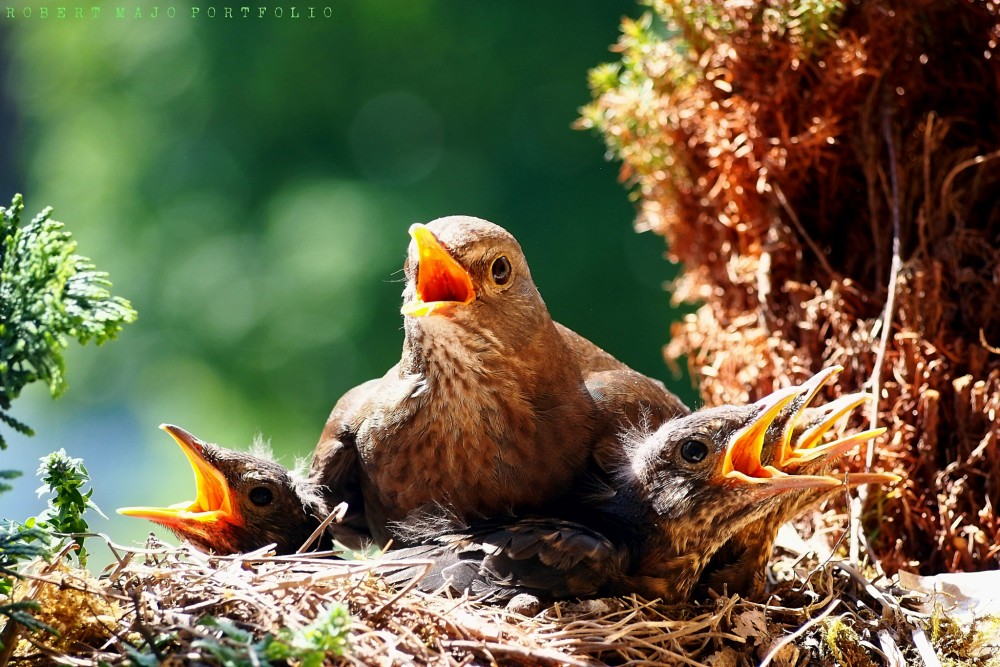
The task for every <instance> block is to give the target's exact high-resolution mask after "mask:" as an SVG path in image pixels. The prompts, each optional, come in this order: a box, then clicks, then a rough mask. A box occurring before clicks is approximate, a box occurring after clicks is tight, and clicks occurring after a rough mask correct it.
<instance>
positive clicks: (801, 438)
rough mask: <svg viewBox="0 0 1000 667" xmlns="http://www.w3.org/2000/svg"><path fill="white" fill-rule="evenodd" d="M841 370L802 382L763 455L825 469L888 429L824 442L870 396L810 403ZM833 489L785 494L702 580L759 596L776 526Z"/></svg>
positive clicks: (783, 466) (784, 465)
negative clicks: (796, 399) (823, 403)
mask: <svg viewBox="0 0 1000 667" xmlns="http://www.w3.org/2000/svg"><path fill="white" fill-rule="evenodd" d="M841 370H843V369H842V368H841V367H840V366H833V367H830V368H827V369H824V370H822V371H820V372H819V373H817V374H816V375H814V376H813V377H812V378H810V379H809V380H808V381H806V382H805V383H804V384H803V385H802V387H803V389H804V391H803V392H802V394H801V395H800V397H799V399H798V403H799V404H798V405H793V406H790V408H791V409H790V410H789V413H788V415H787V417H786V418H785V419H783V420H782V422H781V427H780V432H776V433H774V434H773V436H774V437H771V438H769V439H768V442H767V443H766V444H765V446H764V448H763V450H762V452H761V457H762V459H763V460H764V461H766V462H768V463H769V464H771V465H773V466H774V467H775V468H777V469H780V470H782V471H785V472H787V473H792V474H795V473H807V474H816V475H824V474H827V473H828V472H829V471H830V470H831V469H832V465H833V463H834V461H835V460H836V459H837V458H839V457H840V456H841V455H843V454H846V453H847V452H849V451H851V450H853V449H855V448H857V447H858V446H859V445H860V444H862V443H864V442H865V441H867V440H871V439H872V438H875V437H877V436H879V435H881V434H882V433H883V432H885V429H884V428H877V429H870V430H867V431H862V432H860V433H853V434H850V435H847V436H845V437H843V438H840V439H837V440H834V441H832V442H828V443H825V444H824V443H823V437H824V436H825V435H826V434H827V433H828V432H829V431H830V430H831V429H832V428H833V427H834V425H835V424H836V423H837V422H838V421H840V420H841V419H842V418H843V417H844V416H846V415H847V414H848V413H850V411H851V410H853V409H854V408H857V407H859V406H861V405H863V404H864V403H866V402H867V401H868V400H870V399H871V396H870V395H869V394H865V393H855V394H848V395H845V396H841V397H840V398H838V399H836V400H834V401H832V402H830V403H827V404H826V405H821V406H815V407H807V406H808V404H809V403H810V402H811V401H812V400H813V398H814V397H815V396H816V395H817V394H818V393H819V391H820V390H821V389H822V388H823V386H824V385H826V384H827V383H828V382H829V381H830V380H831V379H832V378H833V377H835V376H836V374H837V373H839V372H840V371H841ZM848 479H850V481H851V486H858V485H861V484H868V483H876V484H877V483H883V482H886V481H898V479H899V478H898V477H897V476H895V475H893V474H891V473H851V474H850V475H849V476H848ZM830 495H831V492H830V491H829V490H815V489H813V490H803V491H799V492H796V493H789V494H786V495H785V496H784V497H783V498H781V500H780V502H777V503H774V504H773V506H772V507H771V508H770V509H769V511H768V512H767V513H765V514H764V515H763V516H762V517H760V518H759V519H758V520H756V521H754V522H752V523H751V524H749V525H747V526H746V527H745V528H744V529H743V530H741V531H739V532H737V533H734V534H733V536H732V537H731V538H730V539H729V540H727V541H726V543H725V544H723V545H722V546H721V547H720V548H719V550H718V551H717V552H716V554H715V556H714V557H713V559H712V562H711V563H710V564H709V565H708V566H707V567H706V571H705V574H704V576H703V580H702V582H701V583H700V584H699V586H700V587H701V588H703V589H713V590H715V591H717V592H720V593H721V592H724V591H725V592H728V593H729V594H739V595H742V596H743V597H747V598H759V597H761V596H762V595H763V593H764V589H765V584H766V573H767V569H766V568H767V563H768V561H769V560H770V558H771V552H772V551H773V548H774V542H775V540H776V539H777V535H778V529H779V528H780V527H781V526H782V525H783V524H785V523H786V522H788V521H789V520H791V519H793V518H795V517H796V516H797V515H799V514H801V513H802V512H803V511H805V510H806V509H807V508H809V507H810V506H814V505H817V504H819V503H820V502H822V501H823V500H824V499H826V498H828V497H830Z"/></svg>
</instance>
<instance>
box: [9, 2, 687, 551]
mask: <svg viewBox="0 0 1000 667" xmlns="http://www.w3.org/2000/svg"><path fill="white" fill-rule="evenodd" d="M10 6H13V7H20V6H29V5H28V4H24V5H18V4H17V3H14V4H11V5H10ZM30 6H32V7H36V8H37V7H38V5H30ZM173 6H174V7H176V8H177V17H176V18H173V19H167V18H164V17H163V16H162V13H164V12H165V7H161V8H160V12H161V17H160V18H158V19H152V18H148V14H149V8H147V9H146V12H145V14H144V17H143V18H141V19H136V18H134V17H132V15H131V12H133V11H134V9H135V6H131V7H130V8H129V9H128V13H129V16H130V18H125V19H115V18H114V17H113V11H112V10H111V9H110V8H109V9H107V10H106V12H105V15H104V16H102V17H101V18H96V19H95V18H85V19H72V18H69V19H62V20H56V19H55V18H52V17H50V18H47V19H41V18H38V17H37V11H36V15H35V17H33V18H31V19H24V18H16V19H4V18H0V45H2V51H0V72H2V73H3V76H4V78H3V82H2V97H0V119H3V127H0V199H2V200H4V201H7V200H9V198H10V195H12V194H13V193H14V192H23V193H24V194H25V198H26V205H27V208H28V209H29V210H30V211H31V212H32V213H34V212H35V211H37V210H39V209H40V208H41V207H42V206H44V205H47V204H51V205H53V206H55V209H56V210H55V217H56V218H57V219H59V220H63V221H65V222H66V223H67V225H68V226H69V228H70V230H71V231H72V232H73V233H74V234H75V236H76V238H77V239H78V241H79V244H80V250H81V252H83V254H85V255H88V256H90V257H91V258H92V259H93V260H94V262H95V263H96V264H97V266H98V267H99V268H100V269H102V270H106V271H108V272H109V273H110V274H111V278H112V280H113V282H114V283H115V292H116V293H117V294H120V295H122V296H124V297H126V298H128V299H130V300H131V301H132V303H133V305H134V306H135V307H136V309H137V310H138V311H139V321H138V322H137V323H136V324H134V325H132V326H130V327H127V328H126V330H125V331H124V332H123V334H122V335H121V337H120V340H118V341H116V342H114V343H111V344H109V345H107V346H105V347H102V348H98V349H94V348H86V349H78V348H74V349H73V350H71V352H70V355H69V359H68V369H69V374H68V375H69V384H70V389H69V391H68V392H67V394H66V396H65V397H64V398H63V399H61V400H60V401H58V402H55V403H53V402H51V401H50V400H49V399H48V398H47V396H46V395H45V394H44V392H41V391H37V388H35V389H36V390H32V391H29V392H26V394H25V396H24V398H22V399H21V402H20V403H21V404H20V405H15V413H16V414H18V415H19V416H20V417H21V418H23V419H25V420H27V421H29V422H30V423H32V424H33V425H34V426H35V427H36V430H37V431H38V436H37V437H36V438H34V439H31V440H24V439H23V438H19V439H13V441H12V446H11V449H10V450H9V451H8V452H6V453H4V455H3V460H2V461H0V464H2V465H0V467H3V468H21V469H23V470H25V471H27V472H28V473H29V474H30V472H31V471H33V470H34V468H35V461H36V460H37V458H38V457H39V456H41V455H42V454H44V453H46V452H48V451H50V450H52V449H55V448H57V447H60V446H64V447H66V449H67V451H68V452H69V453H70V454H71V455H73V456H82V457H83V458H84V459H85V460H86V462H87V465H88V467H89V468H90V470H91V473H92V474H93V477H94V484H95V487H96V488H97V493H96V495H95V500H96V501H97V503H98V504H99V505H101V506H102V507H103V508H104V509H105V511H111V510H113V509H114V508H115V507H118V506H120V505H126V504H127V505H132V504H157V503H172V502H177V501H180V500H183V499H184V498H185V497H188V496H189V495H190V494H191V493H192V491H193V489H192V486H193V484H192V482H191V480H190V473H189V472H187V464H186V462H185V461H184V458H183V457H182V456H181V455H180V453H179V452H178V451H177V450H176V448H175V447H174V446H173V445H172V443H171V441H170V439H169V438H168V437H167V436H166V435H164V434H161V433H159V432H158V431H157V430H156V426H157V425H158V424H159V423H161V422H173V423H177V424H180V425H182V426H184V427H185V428H188V429H190V430H192V431H193V432H195V433H197V434H199V435H200V436H202V437H204V438H205V439H208V440H213V441H217V442H220V443H222V444H226V445H229V446H237V447H244V446H246V445H247V444H248V443H249V441H250V440H251V439H252V438H253V436H254V435H255V434H256V433H262V434H263V435H264V436H265V438H269V439H270V440H271V442H272V444H273V446H274V448H275V450H276V452H277V453H279V454H280V455H281V457H282V460H283V461H284V462H286V463H290V462H291V461H292V457H293V455H297V456H303V457H304V456H308V455H309V454H310V453H311V450H312V447H313V445H314V444H315V442H316V439H317V437H318V435H319V432H320V430H321V428H322V426H323V423H324V421H325V419H326V415H327V414H328V412H329V410H330V408H331V406H332V405H333V403H334V402H335V401H336V399H337V398H338V397H339V396H340V395H341V394H342V393H343V392H344V391H346V390H347V389H349V388H350V387H352V386H354V385H356V384H358V383H359V382H362V381H364V380H366V379H368V378H371V377H375V376H378V375H381V374H383V373H384V372H385V370H386V369H387V368H388V367H389V366H391V365H392V364H393V363H395V361H396V360H397V359H398V355H399V349H400V344H401V340H402V333H401V318H400V315H399V293H400V291H401V289H402V285H401V283H400V274H399V272H398V271H399V269H400V267H401V265H402V260H403V257H404V255H405V250H406V246H407V242H408V240H409V239H408V236H407V234H406V230H407V227H408V226H409V225H410V223H412V222H415V221H428V220H431V219H433V218H436V217H439V216H442V215H449V214H456V213H464V214H470V215H477V216H480V217H484V218H487V219H490V220H492V221H494V222H497V223H499V224H501V225H503V226H505V227H506V228H508V229H509V230H510V231H511V232H513V233H514V234H515V236H517V237H518V239H519V240H520V241H521V244H522V246H523V248H524V250H525V253H526V254H527V257H528V260H529V262H530V264H531V267H532V273H533V275H534V277H535V281H536V283H537V284H538V286H539V288H540V290H541V292H542V294H543V296H544V297H545V300H546V302H547V304H548V306H549V309H550V310H551V312H552V313H553V316H554V317H555V318H556V319H557V320H559V321H561V322H562V323H564V324H566V325H568V326H569V327H571V328H573V329H575V330H577V331H579V332H580V333H582V334H583V335H585V336H587V337H589V338H591V339H592V340H594V341H595V342H597V343H598V344H599V345H601V346H602V347H604V348H605V349H607V350H609V351H610V352H612V353H614V354H615V355H616V356H618V357H619V358H621V359H623V360H624V361H626V362H627V363H629V364H631V365H632V366H634V367H635V368H637V369H639V370H641V371H643V372H646V373H648V374H651V375H653V376H655V377H659V378H661V379H664V380H665V381H666V382H667V383H668V385H669V386H671V387H672V388H674V389H675V390H676V391H677V392H678V393H680V394H681V395H682V397H683V398H685V399H686V400H688V402H690V401H691V400H693V393H692V392H691V391H690V389H689V386H688V383H687V382H686V381H685V380H683V379H681V378H671V377H670V376H669V373H668V372H667V369H666V367H665V365H664V363H663V361H662V356H661V351H660V350H661V347H662V345H663V344H664V343H665V342H666V340H667V337H668V330H669V329H668V327H669V320H670V318H671V313H670V311H669V298H668V294H667V293H666V292H665V291H664V290H663V283H664V282H665V281H668V280H669V279H670V278H671V277H672V275H673V269H672V267H671V266H670V265H669V264H668V263H667V262H666V261H665V260H664V259H663V250H664V247H663V241H662V239H660V238H658V237H654V236H651V235H638V234H636V233H635V232H634V231H633V230H632V226H631V222H632V218H633V215H634V209H633V206H632V204H631V203H630V202H629V200H628V196H627V194H626V191H625V189H624V188H623V186H622V185H620V184H619V183H618V182H617V166H616V165H615V164H611V163H608V162H606V161H605V160H604V155H603V152H604V149H603V143H602V141H601V140H600V138H599V137H596V136H594V135H590V134H587V133H583V132H578V131H574V130H572V129H570V124H571V123H572V122H573V121H574V119H575V118H576V115H577V109H578V108H579V107H580V106H582V105H583V104H585V103H586V102H587V101H588V100H589V93H588V91H587V88H586V80H587V70H588V68H590V67H592V66H594V65H596V64H598V63H600V62H603V61H606V60H610V59H613V58H614V56H613V55H612V54H609V53H608V46H609V45H610V44H612V43H613V42H614V41H615V40H616V38H617V33H618V25H619V21H620V19H621V17H622V16H623V15H632V16H635V15H637V14H638V13H639V9H638V8H637V7H635V6H634V5H633V3H632V2H602V3H536V2H528V1H527V0H512V1H509V2H505V3H470V2H461V1H459V0H448V1H445V0H439V1H426V2H420V3H416V2H414V3H399V2H394V1H389V0H351V1H349V2H344V3H337V4H336V5H333V6H332V7H333V17H332V18H330V19H314V20H306V19H299V20H294V19H290V18H287V16H286V18H283V19H276V18H273V17H270V18H264V19H256V18H250V19H239V18H237V19H230V20H226V19H222V18H216V19H207V18H205V17H204V16H202V17H200V18H197V19H192V18H191V13H190V10H189V9H186V8H184V7H183V6H182V5H173ZM286 11H287V9H286ZM16 485H17V487H18V489H17V490H16V491H15V492H13V493H11V494H7V495H5V496H4V498H3V504H4V511H3V512H2V513H0V514H2V515H3V516H7V517H10V518H20V519H23V518H24V517H26V516H28V515H30V514H34V513H36V512H37V511H38V510H39V509H41V507H42V504H41V503H39V502H38V501H36V500H35V499H34V498H33V496H32V494H31V492H30V490H31V489H33V488H34V486H35V484H34V483H33V481H32V480H30V479H22V480H18V481H17V482H16ZM93 526H94V528H95V529H97V530H101V531H104V532H108V533H110V535H111V536H112V538H114V539H115V540H116V541H118V542H126V543H127V542H132V541H134V540H137V539H141V537H142V536H143V535H144V534H145V533H146V532H148V530H149V529H150V528H151V524H147V523H145V522H141V521H137V520H134V519H124V518H122V517H118V516H117V515H113V518H112V523H111V524H108V523H105V522H103V521H101V520H97V521H96V522H95V523H94V524H93ZM94 558H95V559H98V558H99V555H98V554H96V553H95V555H94Z"/></svg>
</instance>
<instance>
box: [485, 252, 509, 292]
mask: <svg viewBox="0 0 1000 667" xmlns="http://www.w3.org/2000/svg"><path fill="white" fill-rule="evenodd" d="M490 275H491V276H492V277H493V282H495V283H496V284H497V285H505V284H506V283H507V281H509V280H510V260H509V259H507V258H506V257H505V256H504V255H501V256H500V257H497V258H496V259H495V260H493V266H491V267H490Z"/></svg>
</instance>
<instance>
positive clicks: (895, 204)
mask: <svg viewBox="0 0 1000 667" xmlns="http://www.w3.org/2000/svg"><path fill="white" fill-rule="evenodd" d="M882 135H883V138H884V139H885V143H886V150H887V151H888V154H889V183H890V188H891V198H892V203H891V204H892V205H891V207H890V208H891V211H892V263H891V264H890V267H889V285H888V287H887V288H886V299H885V310H884V311H883V313H882V330H881V332H880V336H879V345H878V352H877V353H876V355H875V365H874V367H873V368H872V376H871V393H872V395H873V396H874V397H875V400H873V401H871V403H869V406H868V423H869V428H875V426H876V424H877V423H878V415H879V404H880V402H881V399H882V367H883V366H884V365H885V355H886V351H887V350H888V348H889V338H890V336H891V335H892V318H893V315H894V313H895V308H896V285H897V283H898V282H899V272H900V269H901V268H902V258H901V256H900V253H901V251H900V235H901V233H900V217H899V168H898V165H897V164H896V144H895V139H894V138H893V136H892V128H891V126H890V124H889V112H888V110H886V109H883V110H882ZM864 447H865V472H871V469H872V464H873V463H874V462H875V443H874V441H873V440H868V441H866V442H865V444H864ZM867 499H868V485H867V484H863V485H861V486H859V487H858V495H857V497H856V498H855V499H854V500H852V501H851V504H850V520H851V544H850V557H851V562H852V563H854V564H855V565H857V564H858V563H859V562H860V561H861V556H860V554H861V509H862V507H863V506H864V504H865V501H866V500H867ZM869 555H870V557H871V558H872V559H873V560H874V559H875V555H874V554H869Z"/></svg>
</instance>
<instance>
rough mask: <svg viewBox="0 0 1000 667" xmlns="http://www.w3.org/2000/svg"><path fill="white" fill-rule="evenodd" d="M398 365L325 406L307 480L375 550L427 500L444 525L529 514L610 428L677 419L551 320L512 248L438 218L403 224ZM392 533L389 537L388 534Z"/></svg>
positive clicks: (487, 226)
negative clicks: (451, 518) (343, 505)
mask: <svg viewBox="0 0 1000 667" xmlns="http://www.w3.org/2000/svg"><path fill="white" fill-rule="evenodd" d="M410 236H412V242H411V243H410V247H409V253H408V257H407V260H406V264H405V267H404V272H405V276H406V287H405V289H404V291H403V300H404V303H403V307H402V313H403V315H404V326H403V329H404V341H403V351H402V358H401V359H400V361H399V363H398V364H396V365H395V366H393V367H392V368H391V369H389V371H388V372H387V373H386V374H385V376H383V377H382V378H379V379H376V380H372V381H369V382H366V383H365V384H362V385H360V386H359V387H356V388H354V389H352V390H351V391H349V392H348V393H347V394H346V395H344V397H343V398H341V399H340V401H338V402H337V404H336V406H335V407H334V409H333V412H332V413H331V415H330V418H329V420H328V421H327V424H326V427H325V428H324V430H323V433H322V436H321V438H320V440H319V443H318V445H317V447H316V452H315V456H314V459H313V465H312V478H313V480H314V481H315V482H316V483H318V484H321V485H324V486H325V487H327V488H328V489H329V492H328V500H329V501H330V502H331V504H337V503H339V502H341V501H346V502H348V504H349V506H350V507H351V511H350V512H349V514H348V516H347V517H346V518H345V521H344V522H343V523H342V524H341V525H340V526H338V527H337V530H338V538H339V539H340V540H341V541H342V542H344V543H345V544H347V545H348V546H352V547H355V546H358V543H359V542H361V541H363V539H364V538H366V537H368V536H369V535H370V536H372V537H373V538H374V539H375V541H377V542H378V543H379V544H385V543H386V542H387V540H388V539H389V538H390V537H392V536H393V531H394V528H393V526H394V525H395V524H397V523H399V522H403V521H404V520H406V519H407V517H411V518H412V517H413V516H414V513H417V514H419V513H420V512H421V511H422V510H424V509H426V508H428V507H437V506H444V507H446V508H447V509H448V511H449V512H451V513H452V514H453V515H455V516H456V517H458V518H459V519H471V518H473V517H482V516H495V515H501V514H510V513H514V512H519V513H523V512H526V511H540V510H545V509H546V507H547V506H548V505H550V503H552V502H554V501H556V500H557V499H559V498H560V497H565V496H566V494H567V492H568V490H569V489H570V488H571V487H572V486H573V485H574V484H575V483H576V482H577V481H578V480H579V479H580V477H581V475H582V474H583V472H584V471H585V469H586V468H588V466H591V465H592V464H594V462H597V464H598V465H604V464H605V463H606V462H607V461H609V460H611V459H613V458H614V456H615V450H617V449H618V448H619V446H620V445H619V438H618V434H619V433H620V432H621V430H622V429H624V428H629V427H632V426H635V425H637V424H638V423H639V422H640V421H645V422H647V423H649V424H650V425H652V426H653V427H655V426H657V425H659V424H660V423H662V422H663V421H665V420H667V419H669V418H671V417H674V416H677V415H680V414H686V413H687V412H688V410H687V408H685V407H684V405H683V404H682V403H681V402H680V401H679V400H678V399H677V398H676V397H675V396H674V395H673V394H671V393H670V392H668V391H667V390H666V388H665V387H664V386H663V385H662V383H660V382H658V381H656V380H653V379H650V378H648V377H646V376H644V375H642V374H640V373H637V372H635V371H633V370H632V369H630V368H629V367H628V366H626V365H625V364H623V363H622V362H620V361H618V360H617V359H615V358H614V357H612V356H611V355H610V354H608V353H607V352H605V351H603V350H601V349H600V348H598V347H597V346H596V345H594V344H593V343H591V342H590V341H588V340H586V339H585V338H583V337H581V336H579V335H577V334H575V333H574V332H572V331H570V330H569V329H567V328H566V327H563V326H561V325H559V324H557V323H555V322H553V321H552V319H551V317H550V316H549V312H548V310H547V309H546V307H545V302H544V301H543V300H542V297H541V295H540V294H539V292H538V289H537V288H536V287H535V284H534V282H533V281H532V279H531V273H530V272H529V270H528V264H527V261H526V260H525V257H524V254H523V252H522V251H521V247H520V246H519V245H518V243H517V241H516V240H515V239H514V237H513V236H512V235H511V234H509V233H508V232H507V231H505V230H504V229H503V228H501V227H499V226H497V225H495V224H492V223H490V222H487V221H485V220H480V219H478V218H471V217H464V216H453V217H447V218H440V219H438V220H434V221H433V222H431V223H429V224H426V225H423V224H414V225H413V226H412V227H410ZM395 534H396V536H397V542H398V536H399V535H401V533H400V532H398V531H397V532H396V533H395Z"/></svg>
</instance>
